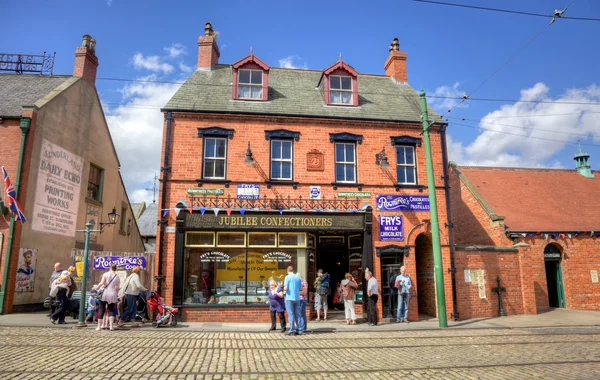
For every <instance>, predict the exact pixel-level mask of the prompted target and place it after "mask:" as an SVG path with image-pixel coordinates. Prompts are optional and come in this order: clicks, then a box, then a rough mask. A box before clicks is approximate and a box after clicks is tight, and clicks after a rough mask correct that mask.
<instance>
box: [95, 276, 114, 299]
mask: <svg viewBox="0 0 600 380" xmlns="http://www.w3.org/2000/svg"><path fill="white" fill-rule="evenodd" d="M115 277H117V275H116V274H115V275H114V276H113V277H112V278H111V279H110V281H109V282H108V284H106V285H104V287H103V288H102V289H100V290H98V294H97V295H96V299H101V298H102V295H103V294H104V291H105V290H106V287H107V286H108V285H110V283H111V282H112V280H114V279H115Z"/></svg>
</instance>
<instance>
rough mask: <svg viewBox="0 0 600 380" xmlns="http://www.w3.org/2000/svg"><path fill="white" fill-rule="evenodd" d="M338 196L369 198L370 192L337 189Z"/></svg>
mask: <svg viewBox="0 0 600 380" xmlns="http://www.w3.org/2000/svg"><path fill="white" fill-rule="evenodd" d="M337 195H338V198H371V193H367V192H365V191H338V193H337Z"/></svg>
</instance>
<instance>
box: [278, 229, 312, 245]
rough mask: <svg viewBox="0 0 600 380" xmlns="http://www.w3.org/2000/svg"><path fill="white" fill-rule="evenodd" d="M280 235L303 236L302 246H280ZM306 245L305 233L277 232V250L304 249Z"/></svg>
mask: <svg viewBox="0 0 600 380" xmlns="http://www.w3.org/2000/svg"><path fill="white" fill-rule="evenodd" d="M281 235H294V236H301V235H303V236H304V244H302V245H282V244H281V243H280V240H281ZM306 244H307V236H306V232H278V233H277V248H299V249H302V248H306Z"/></svg>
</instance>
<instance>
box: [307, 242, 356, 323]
mask: <svg viewBox="0 0 600 380" xmlns="http://www.w3.org/2000/svg"><path fill="white" fill-rule="evenodd" d="M317 240H318V243H317V255H316V256H317V267H316V268H315V269H316V270H318V269H323V272H324V273H329V276H330V283H329V289H330V292H329V295H328V296H327V304H328V305H329V308H328V313H327V319H328V320H335V319H344V307H343V303H344V302H343V300H342V299H339V297H336V296H335V295H336V293H337V284H338V282H341V281H342V280H343V279H344V275H345V274H346V273H348V272H349V271H350V260H349V255H350V252H349V249H348V245H347V244H348V242H347V236H344V235H339V236H327V235H320V236H317ZM315 278H316V277H315ZM309 286H310V287H312V286H313V284H309ZM334 300H335V301H338V302H337V303H334Z"/></svg>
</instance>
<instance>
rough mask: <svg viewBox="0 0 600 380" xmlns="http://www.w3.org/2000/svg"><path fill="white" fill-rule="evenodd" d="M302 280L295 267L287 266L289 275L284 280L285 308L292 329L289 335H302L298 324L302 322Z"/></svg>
mask: <svg viewBox="0 0 600 380" xmlns="http://www.w3.org/2000/svg"><path fill="white" fill-rule="evenodd" d="M301 287H302V280H300V276H299V275H298V274H296V273H294V267H293V266H289V267H288V268H287V276H285V279H284V280H283V290H284V292H285V309H286V310H287V313H288V321H289V323H290V331H289V333H288V335H301V334H302V332H301V331H299V328H298V324H299V322H300V288H301Z"/></svg>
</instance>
